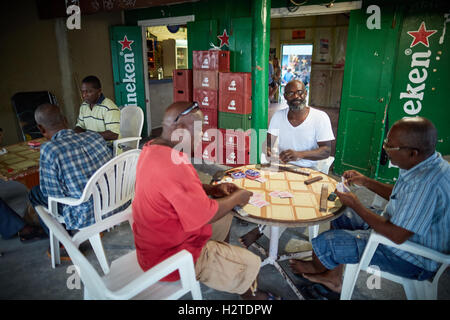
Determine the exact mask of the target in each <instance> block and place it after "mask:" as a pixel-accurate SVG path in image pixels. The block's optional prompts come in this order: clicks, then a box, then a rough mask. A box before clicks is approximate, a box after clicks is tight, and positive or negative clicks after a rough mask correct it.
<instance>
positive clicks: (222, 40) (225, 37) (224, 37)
mask: <svg viewBox="0 0 450 320" xmlns="http://www.w3.org/2000/svg"><path fill="white" fill-rule="evenodd" d="M217 38H219V39H220V46H219V47H220V48H222V46H223V45H225V44H226V45H227V46H228V47H229V46H230V44H229V43H228V39H229V38H230V37H229V36H228V35H227V30H226V29H223V33H222V35H221V36H217Z"/></svg>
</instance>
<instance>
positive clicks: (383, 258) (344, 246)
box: [312, 209, 435, 280]
mask: <svg viewBox="0 0 450 320" xmlns="http://www.w3.org/2000/svg"><path fill="white" fill-rule="evenodd" d="M331 228H332V229H331V230H329V231H326V232H324V233H321V234H320V235H319V236H318V237H316V238H314V239H313V240H312V246H313V250H314V253H315V254H316V256H317V257H318V258H319V260H320V262H321V263H322V264H323V265H324V267H326V268H327V269H329V270H331V269H334V268H336V267H337V266H338V265H340V264H348V263H349V264H354V263H359V261H360V259H361V256H362V254H363V252H364V249H365V248H366V245H367V241H368V239H369V236H370V233H371V231H372V230H371V229H369V225H368V224H367V223H365V222H364V220H363V219H362V218H361V217H360V216H359V215H358V214H357V213H356V212H354V211H353V210H351V209H347V210H346V211H344V213H343V214H342V216H340V217H339V218H338V219H336V220H334V221H332V222H331ZM369 265H372V266H378V268H379V269H380V270H381V271H386V272H389V273H392V274H395V275H398V276H400V277H404V278H409V279H416V280H426V279H429V278H431V277H432V276H433V275H434V274H435V272H430V271H428V270H425V269H422V268H420V267H418V266H416V265H414V264H412V263H410V262H408V261H406V260H403V259H402V258H400V257H399V256H397V255H395V254H394V253H393V252H392V251H391V250H390V248H389V247H388V246H385V245H383V244H380V245H378V247H377V249H376V251H375V253H374V255H373V257H372V260H371V262H370V264H369Z"/></svg>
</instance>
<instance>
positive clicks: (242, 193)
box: [232, 189, 253, 207]
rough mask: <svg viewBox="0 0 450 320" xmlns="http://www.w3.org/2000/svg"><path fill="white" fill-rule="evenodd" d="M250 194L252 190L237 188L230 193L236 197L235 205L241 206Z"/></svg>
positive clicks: (246, 201)
mask: <svg viewBox="0 0 450 320" xmlns="http://www.w3.org/2000/svg"><path fill="white" fill-rule="evenodd" d="M252 195H253V192H250V191H247V190H244V189H238V190H237V191H235V192H234V193H233V194H232V197H236V200H237V205H238V206H240V207H243V206H245V205H246V204H247V203H248V201H249V200H250V197H251V196H252Z"/></svg>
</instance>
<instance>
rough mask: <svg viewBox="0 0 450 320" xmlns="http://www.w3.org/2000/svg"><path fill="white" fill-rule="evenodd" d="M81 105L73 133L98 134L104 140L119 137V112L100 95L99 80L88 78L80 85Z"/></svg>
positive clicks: (109, 101)
mask: <svg viewBox="0 0 450 320" xmlns="http://www.w3.org/2000/svg"><path fill="white" fill-rule="evenodd" d="M81 95H82V97H83V103H82V104H81V107H80V113H79V115H78V120H77V124H76V127H75V129H74V130H75V132H76V133H80V132H84V131H86V130H90V131H95V132H98V133H99V134H100V135H101V136H102V137H103V138H104V139H105V140H116V139H118V138H119V135H120V110H119V108H118V107H117V106H116V104H115V103H114V102H113V101H112V100H111V99H108V98H106V97H105V96H104V95H103V93H102V87H101V84H100V80H99V79H98V78H97V77H96V76H88V77H86V78H84V79H83V81H82V83H81Z"/></svg>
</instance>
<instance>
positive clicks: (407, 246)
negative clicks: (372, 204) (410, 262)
mask: <svg viewBox="0 0 450 320" xmlns="http://www.w3.org/2000/svg"><path fill="white" fill-rule="evenodd" d="M372 236H373V240H374V241H376V242H378V243H381V244H384V245H388V246H390V247H394V248H396V249H400V250H403V251H406V252H409V253H413V254H417V255H420V256H422V257H425V258H428V259H431V260H434V261H437V262H440V263H446V264H449V263H450V255H448V254H444V253H441V252H438V251H436V250H433V249H430V248H427V247H424V246H422V245H420V244H417V243H414V242H411V241H405V242H403V243H402V244H396V243H394V242H392V241H391V240H389V239H388V238H386V237H384V236H382V235H380V234H379V233H376V232H375V231H372V235H371V237H372Z"/></svg>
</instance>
